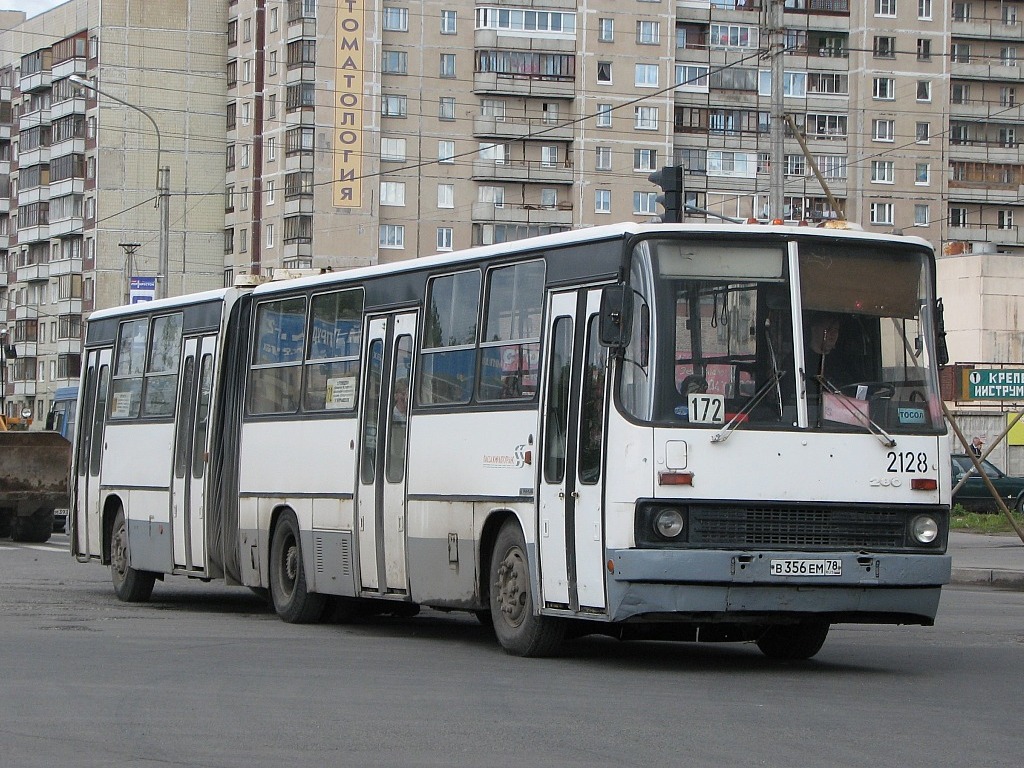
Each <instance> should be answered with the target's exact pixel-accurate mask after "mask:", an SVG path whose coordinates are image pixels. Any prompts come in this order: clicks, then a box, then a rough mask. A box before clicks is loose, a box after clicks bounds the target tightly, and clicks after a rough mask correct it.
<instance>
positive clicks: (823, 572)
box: [771, 560, 843, 576]
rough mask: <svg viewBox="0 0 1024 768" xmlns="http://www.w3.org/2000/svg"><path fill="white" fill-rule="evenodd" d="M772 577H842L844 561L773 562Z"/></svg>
mask: <svg viewBox="0 0 1024 768" xmlns="http://www.w3.org/2000/svg"><path fill="white" fill-rule="evenodd" d="M771 574H772V576H842V575H843V561H842V560H772V562H771Z"/></svg>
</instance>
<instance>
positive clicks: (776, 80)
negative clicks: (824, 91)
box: [755, 0, 786, 221]
mask: <svg viewBox="0 0 1024 768" xmlns="http://www.w3.org/2000/svg"><path fill="white" fill-rule="evenodd" d="M783 2H784V0H771V4H770V5H769V7H768V54H769V56H770V57H771V60H772V96H771V98H772V108H771V112H770V114H771V154H770V158H771V174H770V177H769V185H770V186H769V190H768V220H769V221H771V220H772V219H784V218H785V217H786V214H785V210H784V207H785V202H784V200H785V183H786V173H785V171H786V169H785V164H786V103H785V100H786V99H785V92H786V91H785V76H786V70H785V66H784V62H783V53H784V51H785V49H786V40H785V29H784V22H783V18H782V17H783V12H784V5H783ZM755 213H756V212H755Z"/></svg>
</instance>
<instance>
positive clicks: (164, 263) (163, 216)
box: [68, 75, 171, 299]
mask: <svg viewBox="0 0 1024 768" xmlns="http://www.w3.org/2000/svg"><path fill="white" fill-rule="evenodd" d="M68 80H70V81H71V82H72V83H74V84H75V85H79V86H81V87H82V88H88V89H89V90H90V91H95V92H96V93H98V94H100V95H101V96H106V97H107V98H108V99H110V100H111V101H116V102H117V103H118V104H121V105H123V106H125V107H128V108H129V109H134V110H135V111H136V112H138V113H139V114H140V115H142V116H143V117H145V118H146V119H147V120H149V122H150V123H152V125H153V130H154V131H155V132H156V202H155V203H154V207H157V208H159V209H160V255H159V262H158V264H157V291H156V294H157V298H158V299H163V298H166V297H167V274H168V271H169V268H168V247H169V246H168V241H169V239H170V194H171V169H170V168H164V167H163V166H162V165H161V164H160V160H161V141H160V126H158V125H157V124H156V120H154V119H153V116H152V115H151V114H149V112H147V111H146V110H144V109H143V108H142V107H140V106H138V105H136V104H132V103H131V102H130V101H125V100H124V99H121V98H118V97H117V96H113V95H111V94H109V93H107V92H106V91H104V90H102V89H100V88H99V87H97V86H96V85H95V84H94V83H92V82H90V81H89V80H86V79H85V78H84V77H81V76H80V75H69V76H68Z"/></svg>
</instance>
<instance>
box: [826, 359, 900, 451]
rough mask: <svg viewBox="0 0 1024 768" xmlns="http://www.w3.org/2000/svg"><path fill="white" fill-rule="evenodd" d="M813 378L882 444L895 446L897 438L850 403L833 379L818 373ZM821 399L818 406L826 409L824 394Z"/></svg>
mask: <svg viewBox="0 0 1024 768" xmlns="http://www.w3.org/2000/svg"><path fill="white" fill-rule="evenodd" d="M813 378H814V380H815V381H816V382H818V386H820V387H821V390H822V393H824V392H825V391H828V393H829V394H832V395H836V396H837V402H838V403H839V404H840V405H841V406H843V408H845V409H846V410H847V411H848V412H849V414H850V415H851V416H853V418H854V419H855V420H856V421H857V423H858V424H860V425H861V426H862V427H864V429H866V430H867V431H868V432H870V433H871V434H872V435H874V436H875V437H877V438H878V440H879V441H880V442H881V443H882V445H884V446H885V447H886V448H894V447H895V446H896V440H895V438H894V437H893V436H892V435H890V434H889V433H888V432H886V431H885V430H884V429H882V428H881V427H880V426H879V425H878V424H876V423H875V422H874V421H872V420H871V417H870V416H865V415H864V414H863V413H861V412H860V411H858V410H857V409H856V408H854V407H853V406H852V405H850V403H849V402H848V398H847V396H846V395H844V394H843V393H842V392H840V391H839V388H838V387H837V386H836V385H835V384H833V383H832V382H831V381H829V380H828V379H826V378H825V377H824V376H822V375H821V374H818V375H817V376H814V377H813ZM821 399H822V402H821V403H819V404H818V408H819V409H824V407H825V403H824V400H825V398H824V396H822V398H821ZM865 402H866V401H865Z"/></svg>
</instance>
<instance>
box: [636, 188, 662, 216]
mask: <svg viewBox="0 0 1024 768" xmlns="http://www.w3.org/2000/svg"><path fill="white" fill-rule="evenodd" d="M657 196H658V195H657V193H656V192H634V193H633V215H634V216H649V215H653V214H655V213H657V212H658V204H657V203H656V202H655V198H657Z"/></svg>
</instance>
